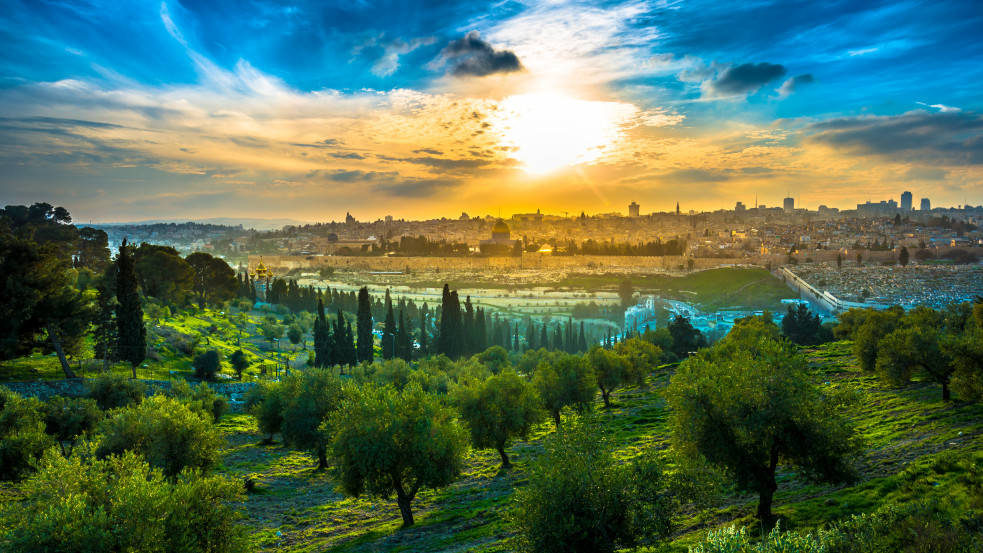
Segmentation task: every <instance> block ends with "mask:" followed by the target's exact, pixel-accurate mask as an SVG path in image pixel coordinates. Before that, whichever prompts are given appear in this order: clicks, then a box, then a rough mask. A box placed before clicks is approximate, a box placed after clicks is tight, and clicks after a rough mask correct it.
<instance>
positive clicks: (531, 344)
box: [526, 320, 539, 349]
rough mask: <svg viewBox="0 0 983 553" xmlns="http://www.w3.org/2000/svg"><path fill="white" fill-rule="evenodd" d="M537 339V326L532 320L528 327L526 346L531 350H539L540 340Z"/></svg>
mask: <svg viewBox="0 0 983 553" xmlns="http://www.w3.org/2000/svg"><path fill="white" fill-rule="evenodd" d="M536 337H537V334H536V325H534V324H532V321H531V320H530V321H529V324H528V325H526V346H527V347H528V348H529V349H539V340H537V339H536Z"/></svg>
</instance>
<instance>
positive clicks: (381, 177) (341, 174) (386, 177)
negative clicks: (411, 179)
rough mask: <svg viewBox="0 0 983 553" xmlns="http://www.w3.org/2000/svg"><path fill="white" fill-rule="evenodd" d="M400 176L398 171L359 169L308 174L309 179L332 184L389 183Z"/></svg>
mask: <svg viewBox="0 0 983 553" xmlns="http://www.w3.org/2000/svg"><path fill="white" fill-rule="evenodd" d="M398 176H399V173H398V172H397V171H359V170H358V169H319V170H317V171H311V172H310V173H307V178H309V179H319V180H327V181H331V182H388V181H392V180H393V179H394V178H396V177H398Z"/></svg>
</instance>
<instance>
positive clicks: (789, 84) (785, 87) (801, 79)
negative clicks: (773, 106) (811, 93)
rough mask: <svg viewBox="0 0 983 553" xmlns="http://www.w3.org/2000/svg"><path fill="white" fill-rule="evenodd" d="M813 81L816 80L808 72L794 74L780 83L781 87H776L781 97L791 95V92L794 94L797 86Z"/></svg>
mask: <svg viewBox="0 0 983 553" xmlns="http://www.w3.org/2000/svg"><path fill="white" fill-rule="evenodd" d="M814 82H816V79H815V77H813V76H812V74H810V73H806V74H804V75H796V76H794V77H792V78H790V79H788V80H787V81H785V82H784V83H782V86H781V88H779V89H778V94H779V95H780V96H781V97H783V98H784V97H786V96H791V95H792V94H795V92H796V91H797V90H798V89H799V87H801V86H803V85H807V84H812V83H814Z"/></svg>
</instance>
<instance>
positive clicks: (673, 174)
mask: <svg viewBox="0 0 983 553" xmlns="http://www.w3.org/2000/svg"><path fill="white" fill-rule="evenodd" d="M661 178H662V180H665V181H672V182H685V183H694V182H721V181H725V180H728V179H730V177H728V176H727V175H723V174H721V173H717V172H714V171H707V170H705V169H679V170H676V171H670V172H669V173H667V174H665V175H663V176H662V177H661Z"/></svg>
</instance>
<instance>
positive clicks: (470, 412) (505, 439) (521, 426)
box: [452, 369, 543, 467]
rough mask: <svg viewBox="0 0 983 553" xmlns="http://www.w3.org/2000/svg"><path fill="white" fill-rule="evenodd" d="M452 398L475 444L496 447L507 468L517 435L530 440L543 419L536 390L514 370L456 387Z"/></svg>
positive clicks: (475, 445)
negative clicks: (510, 448)
mask: <svg viewBox="0 0 983 553" xmlns="http://www.w3.org/2000/svg"><path fill="white" fill-rule="evenodd" d="M452 400H453V403H454V404H455V405H456V406H457V408H458V409H459V410H460V412H461V420H463V421H464V422H465V423H467V425H468V430H469V431H470V432H471V443H472V444H473V445H474V447H476V448H478V449H487V448H494V449H495V450H496V451H498V454H499V456H500V457H501V458H502V466H505V467H508V466H510V463H509V456H508V454H507V453H506V452H505V448H507V447H508V446H509V444H510V443H511V442H512V440H513V439H514V438H523V439H526V438H527V437H528V436H529V432H530V431H531V430H532V427H533V425H535V424H537V423H539V422H540V421H541V420H542V418H543V412H542V407H541V406H540V401H539V396H538V394H537V393H536V389H535V388H534V387H533V386H532V384H530V383H529V381H527V380H526V379H524V378H522V377H521V376H519V375H518V374H517V373H516V372H515V371H514V370H511V369H508V370H505V371H503V372H501V373H499V374H497V375H493V376H491V377H489V378H488V379H486V380H484V381H471V382H465V383H463V384H462V385H460V386H458V387H457V388H455V389H454V392H453V394H452Z"/></svg>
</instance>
